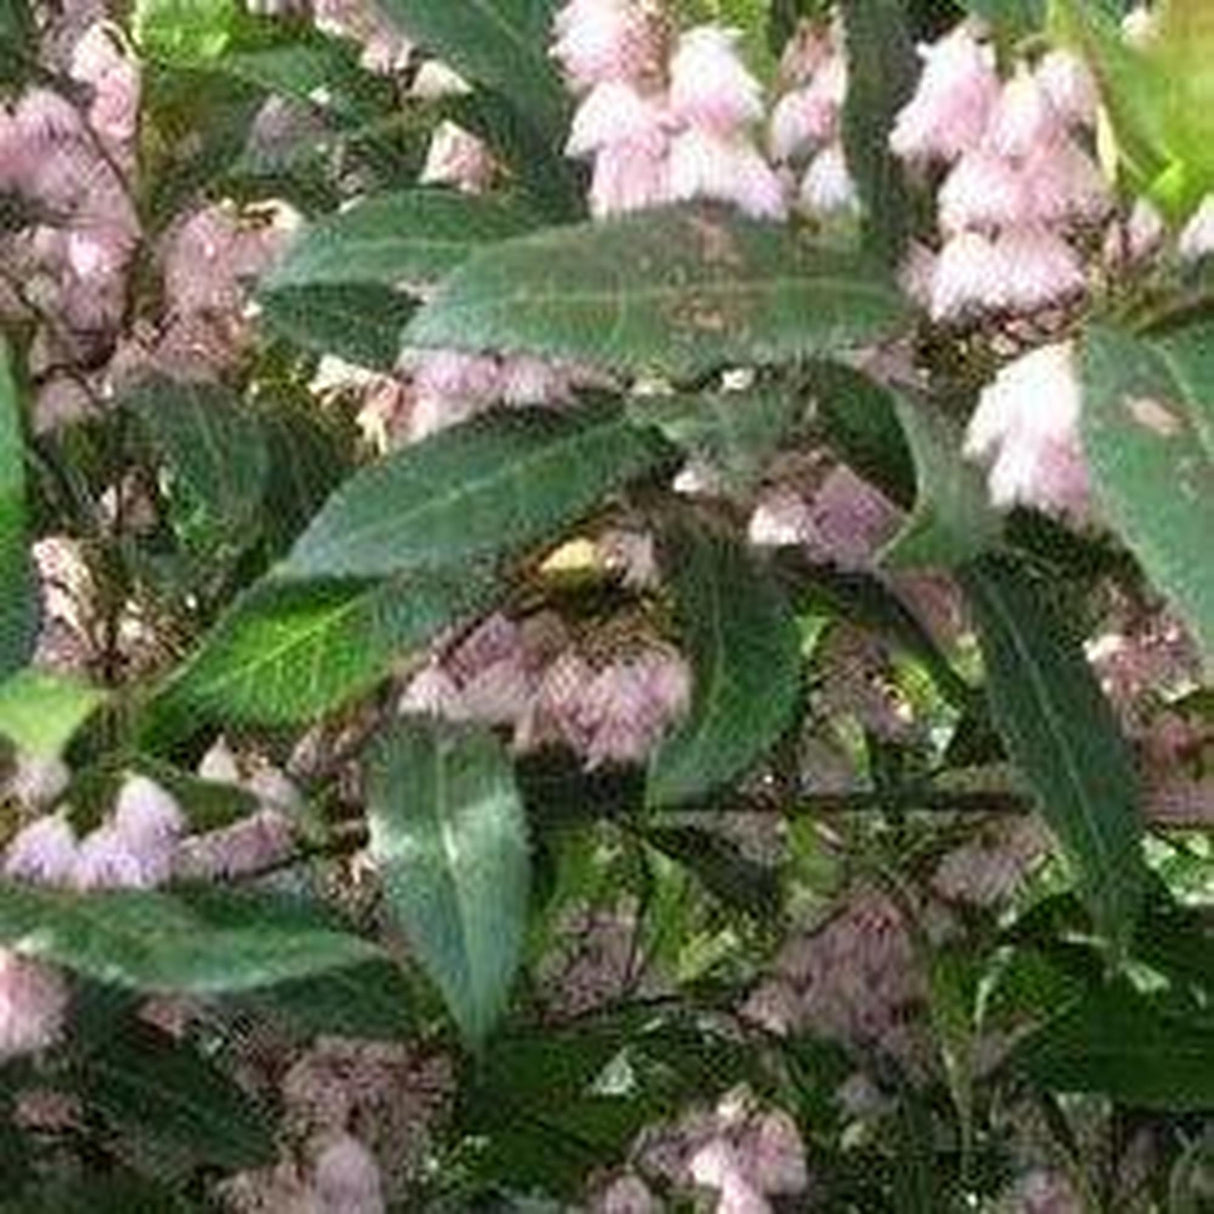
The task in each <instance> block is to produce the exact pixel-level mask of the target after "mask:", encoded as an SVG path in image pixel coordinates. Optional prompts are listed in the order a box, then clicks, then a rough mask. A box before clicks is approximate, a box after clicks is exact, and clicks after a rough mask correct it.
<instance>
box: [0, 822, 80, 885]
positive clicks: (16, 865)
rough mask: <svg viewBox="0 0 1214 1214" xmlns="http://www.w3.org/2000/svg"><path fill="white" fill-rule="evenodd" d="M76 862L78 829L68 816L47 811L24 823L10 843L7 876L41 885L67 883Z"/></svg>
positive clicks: (6, 855)
mask: <svg viewBox="0 0 1214 1214" xmlns="http://www.w3.org/2000/svg"><path fill="white" fill-rule="evenodd" d="M75 862H76V832H75V831H74V830H73V829H72V825H71V823H70V822H69V821H68V820H67V815H66V814H63V813H57V814H45V815H43V816H42V817H41V818H36V819H35V820H34V821H33V822H30V823H29V824H28V825H27V826H23V827H22V828H21V829H20V830H19V831H18V832H17V834H16V835H15V836H14V837H13V841H12V842H11V843H10V844H9V845H8V851H7V852H6V853H5V857H4V875H5V876H6V877H14V878H16V879H17V880H20V881H32V882H34V883H35V884H38V885H60V884H65V883H66V882H67V881H68V880H69V879H70V878H71V875H72V866H73V865H74V864H75Z"/></svg>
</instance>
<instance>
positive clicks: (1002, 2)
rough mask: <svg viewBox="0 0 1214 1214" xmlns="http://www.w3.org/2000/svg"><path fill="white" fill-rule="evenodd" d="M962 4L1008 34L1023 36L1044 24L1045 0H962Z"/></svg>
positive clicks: (1035, 30) (1032, 32)
mask: <svg viewBox="0 0 1214 1214" xmlns="http://www.w3.org/2000/svg"><path fill="white" fill-rule="evenodd" d="M962 4H963V6H964V7H965V8H966V9H968V10H969V11H970V12H971V13H973V14H975V15H976V16H978V17H981V18H983V19H984V20H985V21H989V22H990V23H991V24H992V25H993V26H995V28H996V29H998V30H1000V31H1002V32H1003V33H1004V34H1005V35H1008V36H1015V37H1017V38H1023V37H1024V36H1025V35H1027V34H1034V33H1036V32H1037V31H1038V30H1040V29H1041V27H1042V26H1043V25H1044V24H1045V11H1046V4H1045V0H962Z"/></svg>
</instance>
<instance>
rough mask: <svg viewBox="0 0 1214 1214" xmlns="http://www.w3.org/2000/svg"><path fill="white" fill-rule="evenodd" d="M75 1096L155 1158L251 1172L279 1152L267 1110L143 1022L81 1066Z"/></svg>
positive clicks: (124, 1029) (126, 1027)
mask: <svg viewBox="0 0 1214 1214" xmlns="http://www.w3.org/2000/svg"><path fill="white" fill-rule="evenodd" d="M73 1080H74V1082H73V1087H74V1088H75V1089H76V1091H77V1093H78V1094H79V1095H80V1096H82V1097H83V1098H84V1099H85V1100H86V1101H87V1103H88V1105H89V1107H92V1108H95V1109H97V1110H98V1111H100V1113H101V1114H102V1116H103V1117H105V1119H106V1120H107V1121H108V1122H109V1123H110V1124H111V1125H112V1126H114V1127H115V1128H117V1129H119V1130H120V1131H122V1133H123V1134H125V1135H128V1136H129V1137H130V1138H132V1139H133V1140H134V1143H135V1149H136V1151H137V1153H138V1154H139V1155H140V1156H142V1157H144V1158H146V1159H150V1160H156V1159H157V1158H158V1157H162V1156H165V1155H167V1156H168V1157H169V1158H170V1159H172V1158H173V1157H175V1156H176V1157H178V1158H180V1157H181V1156H184V1157H185V1158H187V1159H189V1160H191V1161H193V1162H194V1163H196V1164H212V1165H214V1166H216V1167H221V1168H251V1167H256V1166H257V1165H259V1164H265V1163H268V1162H271V1161H272V1160H273V1159H274V1155H275V1144H274V1138H273V1136H272V1134H271V1133H270V1130H269V1126H268V1122H269V1117H268V1110H263V1109H261V1108H259V1107H258V1106H257V1105H255V1104H254V1103H253V1102H252V1101H251V1100H250V1099H249V1097H248V1096H246V1095H245V1093H244V1092H243V1091H242V1090H241V1089H240V1088H239V1087H237V1085H236V1084H235V1083H234V1082H233V1081H232V1080H231V1079H230V1078H229V1077H228V1076H227V1075H225V1074H224V1073H223V1072H222V1071H221V1070H220V1069H219V1068H218V1067H217V1066H216V1065H215V1064H214V1063H212V1062H210V1061H208V1060H207V1059H206V1058H204V1057H203V1056H202V1054H200V1053H199V1052H198V1050H196V1049H195V1048H193V1047H192V1046H191V1045H189V1044H187V1043H186V1042H179V1041H174V1040H173V1039H172V1038H171V1037H169V1036H167V1035H166V1034H164V1033H162V1032H159V1031H158V1030H156V1029H154V1028H152V1027H151V1026H150V1025H146V1024H142V1023H141V1022H140V1021H138V1020H129V1021H126V1022H125V1023H123V1024H122V1026H121V1029H120V1031H118V1032H115V1033H113V1034H112V1035H111V1036H110V1037H109V1038H108V1039H107V1040H106V1042H105V1043H104V1045H103V1047H102V1048H101V1049H98V1050H96V1051H94V1052H92V1053H90V1054H89V1055H88V1056H87V1057H86V1058H85V1059H83V1060H82V1061H81V1062H79V1063H78V1064H77V1066H76V1068H75V1074H74V1075H73Z"/></svg>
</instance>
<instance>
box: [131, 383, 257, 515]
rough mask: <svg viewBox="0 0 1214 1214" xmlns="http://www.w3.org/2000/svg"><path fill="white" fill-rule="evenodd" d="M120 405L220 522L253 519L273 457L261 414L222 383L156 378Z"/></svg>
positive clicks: (132, 392)
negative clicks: (133, 416)
mask: <svg viewBox="0 0 1214 1214" xmlns="http://www.w3.org/2000/svg"><path fill="white" fill-rule="evenodd" d="M122 403H123V405H124V406H125V407H126V408H128V409H130V410H131V411H132V413H134V415H135V416H136V417H137V418H138V419H139V423H140V425H141V426H142V427H143V428H144V430H145V431H146V432H147V434H148V435H149V437H150V439H151V441H152V443H153V444H154V445H155V447H156V448H157V449H158V450H159V452H160V454H161V455H162V456H163V458H164V459H166V460H167V461H168V463H169V466H170V467H171V469H172V471H173V473H174V475H175V476H177V477H179V478H180V479H181V481H182V482H184V483H185V485H186V486H187V487H188V489H189V491H190V492H191V494H192V495H193V497H194V498H196V499H197V500H199V501H201V502H202V503H203V504H204V505H205V506H206V507H207V509H208V510H209V511H210V512H211V514H212V515H213V516H214V517H215V519H216V520H217V521H219V522H221V523H223V524H224V525H225V526H230V527H232V528H239V527H241V526H247V525H250V524H252V523H253V522H254V516H255V515H256V514H257V513H258V509H259V507H260V506H261V501H262V495H263V493H264V491H265V480H266V472H267V467H268V462H269V458H268V454H267V451H266V443H265V436H264V434H263V432H262V428H261V425H260V423H259V421H258V419H257V417H256V416H255V415H254V414H253V413H251V412H250V410H249V408H248V407H247V406H246V405H243V404H242V403H241V401H240V400H239V398H238V397H236V396H235V394H233V393H232V392H230V391H229V390H228V389H227V388H224V387H222V386H220V385H219V384H213V383H203V382H193V381H192V382H188V383H187V382H183V381H181V380H170V379H155V380H151V381H147V382H145V383H141V384H140V385H139V386H138V387H136V388H134V389H133V390H132V391H130V392H129V393H127V395H126V396H125V397H124V398H123V401H122Z"/></svg>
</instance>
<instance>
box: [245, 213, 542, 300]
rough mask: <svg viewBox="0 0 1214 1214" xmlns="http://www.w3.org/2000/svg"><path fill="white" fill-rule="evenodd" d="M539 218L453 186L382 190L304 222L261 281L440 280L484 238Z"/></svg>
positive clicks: (527, 226)
mask: <svg viewBox="0 0 1214 1214" xmlns="http://www.w3.org/2000/svg"><path fill="white" fill-rule="evenodd" d="M537 225H538V221H537V219H536V217H535V216H534V214H533V213H532V212H531V211H530V210H529V209H528V208H527V206H526V205H525V204H523V203H521V202H518V201H508V200H502V199H498V198H477V197H472V196H470V195H467V194H459V193H456V192H455V191H453V190H406V191H402V192H400V193H395V194H379V195H375V196H372V197H369V198H364V199H362V200H361V201H359V202H357V203H355V205H353V206H351V207H349V208H347V209H344V210H341V211H338V212H336V213H335V214H333V215H327V216H326V217H325V218H324V219H322V220H319V221H318V222H316V223H314V224H311V225H310V226H309V227H307V228H305V229H304V231H303V232H302V233H301V235H300V236H299V237H298V238H297V239H296V241H295V242H294V243H293V244H292V246H291V248H290V251H289V252H288V253H287V255H286V257H285V258H283V260H282V261H281V262H280V263H279V264H278V265H277V266H276V267H275V268H274V269H273V270H272V271H271V272H270V274H269V275H268V276H267V277H266V278H265V279H264V280H263V283H262V287H263V290H273V289H275V288H280V287H287V286H309V285H312V284H315V283H362V282H373V283H381V284H383V285H384V286H389V287H391V286H399V285H400V284H402V283H404V284H408V285H409V286H414V285H418V286H420V285H424V284H430V283H435V282H437V281H438V280H439V279H441V278H442V277H443V276H444V275H446V274H449V273H450V272H451V271H452V270H454V269H455V268H456V266H458V265H460V264H462V263H463V262H464V261H466V260H467V259H468V258H469V257H470V256H471V255H472V254H473V253H475V252H476V251H477V250H478V249H480V248H482V247H483V246H485V245H487V244H493V243H494V242H495V241H499V240H506V239H508V238H510V237H512V236H520V235H522V234H524V233H526V232H529V231H531V230H532V229H533V228H535V227H536V226H537Z"/></svg>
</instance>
